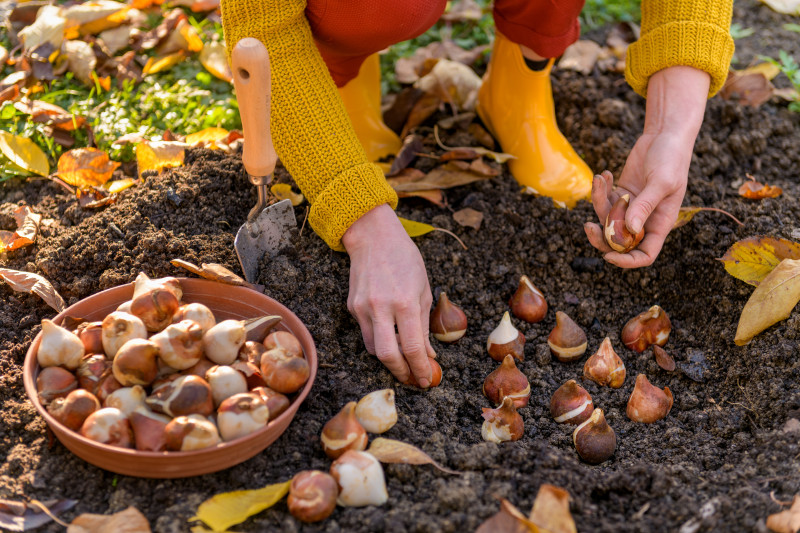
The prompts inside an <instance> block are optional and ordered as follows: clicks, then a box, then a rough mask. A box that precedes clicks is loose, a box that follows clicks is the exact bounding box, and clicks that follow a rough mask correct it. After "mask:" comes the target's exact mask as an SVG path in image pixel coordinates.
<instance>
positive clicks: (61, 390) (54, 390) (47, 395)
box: [36, 366, 78, 405]
mask: <svg viewBox="0 0 800 533" xmlns="http://www.w3.org/2000/svg"><path fill="white" fill-rule="evenodd" d="M77 388H78V380H77V379H75V376H74V375H73V374H72V372H70V371H69V370H65V369H63V368H61V367H60V366H49V367H47V368H43V369H42V370H41V371H40V372H39V375H38V376H37V377H36V391H37V392H38V393H39V401H40V402H41V403H42V405H47V404H49V403H50V402H52V401H53V400H55V399H56V398H63V397H65V396H66V395H67V394H69V393H70V392H72V391H74V390H75V389H77Z"/></svg>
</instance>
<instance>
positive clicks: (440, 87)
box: [415, 59, 481, 111]
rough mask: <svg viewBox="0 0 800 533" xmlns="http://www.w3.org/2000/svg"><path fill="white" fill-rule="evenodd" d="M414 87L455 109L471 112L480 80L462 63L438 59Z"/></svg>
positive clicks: (476, 98) (476, 97)
mask: <svg viewBox="0 0 800 533" xmlns="http://www.w3.org/2000/svg"><path fill="white" fill-rule="evenodd" d="M415 87H417V88H419V89H422V90H423V91H425V92H426V93H428V94H435V95H437V96H438V97H439V98H441V99H442V100H444V101H445V102H448V103H450V104H451V105H452V106H453V107H455V108H456V109H462V110H465V111H471V110H473V109H475V103H476V102H477V100H478V89H480V87H481V79H480V78H479V77H478V75H477V74H475V71H474V70H472V69H471V68H470V67H468V66H467V65H464V64H463V63H459V62H457V61H452V60H449V59H440V60H439V62H438V63H436V65H435V66H434V67H433V69H432V70H431V71H430V72H429V73H428V74H426V75H425V76H423V77H421V78H420V79H419V80H417V82H416V83H415Z"/></svg>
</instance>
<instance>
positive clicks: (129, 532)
mask: <svg viewBox="0 0 800 533" xmlns="http://www.w3.org/2000/svg"><path fill="white" fill-rule="evenodd" d="M150 531H151V529H150V523H149V522H148V521H147V518H145V516H144V515H143V514H142V513H141V511H139V510H138V509H136V507H128V508H127V509H125V510H124V511H120V512H118V513H114V514H111V515H103V514H89V513H84V514H82V515H79V516H78V517H76V518H75V520H73V521H72V522H71V523H70V524H69V527H68V528H67V533H150Z"/></svg>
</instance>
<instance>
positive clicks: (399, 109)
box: [383, 87, 425, 133]
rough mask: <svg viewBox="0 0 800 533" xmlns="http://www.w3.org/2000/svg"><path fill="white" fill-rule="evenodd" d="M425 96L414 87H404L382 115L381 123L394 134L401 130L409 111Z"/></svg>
mask: <svg viewBox="0 0 800 533" xmlns="http://www.w3.org/2000/svg"><path fill="white" fill-rule="evenodd" d="M423 94H425V93H424V92H422V91H420V90H419V89H417V88H416V87H406V88H405V89H403V90H402V91H400V93H399V94H398V95H397V96H396V97H395V99H394V101H393V102H392V104H391V106H390V107H389V109H387V110H386V111H384V113H383V121H384V122H385V123H386V125H387V126H389V128H390V129H391V130H392V131H394V132H395V133H400V132H401V131H402V130H403V125H404V124H405V123H406V120H407V119H408V116H409V114H410V113H411V110H412V109H413V107H414V105H415V104H416V103H417V101H418V100H419V99H420V98H421V97H422V95H423Z"/></svg>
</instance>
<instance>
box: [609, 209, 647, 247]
mask: <svg viewBox="0 0 800 533" xmlns="http://www.w3.org/2000/svg"><path fill="white" fill-rule="evenodd" d="M629 201H630V195H628V194H623V195H622V196H620V197H619V198H617V201H616V202H614V205H613V206H611V210H610V211H609V212H608V214H607V215H606V223H605V225H604V226H603V236H604V237H605V239H606V243H607V244H608V245H609V246H610V247H611V249H612V250H614V251H616V252H619V253H622V254H626V253H628V252H630V251H631V250H633V249H634V248H636V247H637V246H639V243H640V242H642V239H643V238H644V228H642V229H641V230H639V233H637V234H636V235H634V234H633V233H631V232H630V231H628V227H627V226H626V225H625V212H626V211H627V210H628V203H629Z"/></svg>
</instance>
